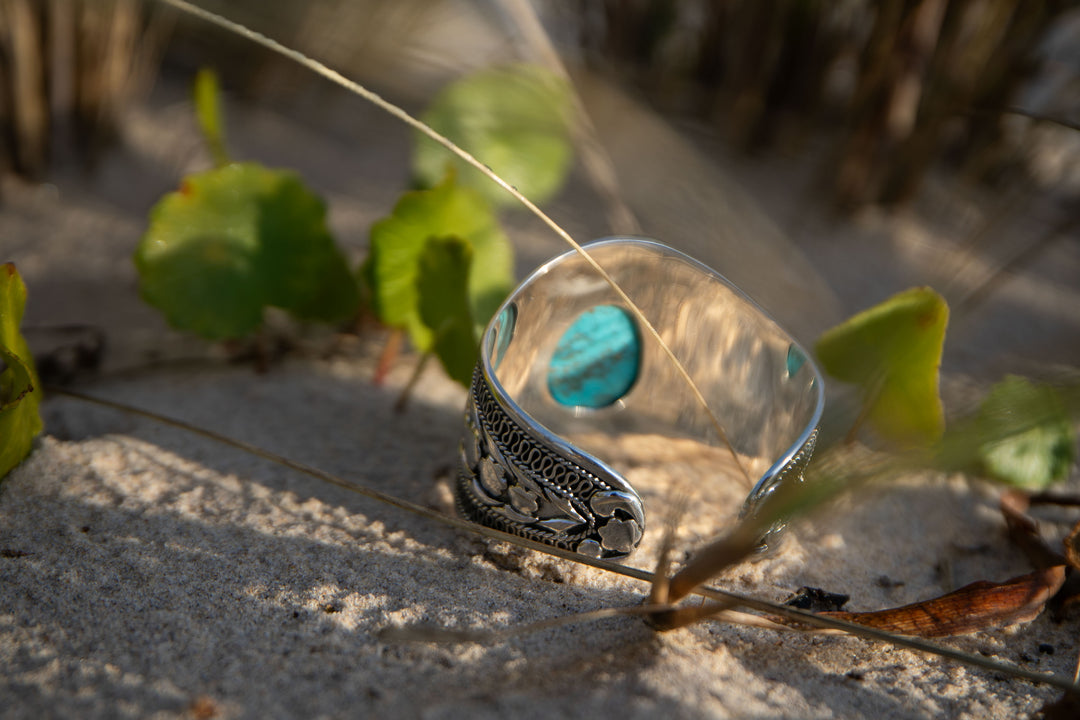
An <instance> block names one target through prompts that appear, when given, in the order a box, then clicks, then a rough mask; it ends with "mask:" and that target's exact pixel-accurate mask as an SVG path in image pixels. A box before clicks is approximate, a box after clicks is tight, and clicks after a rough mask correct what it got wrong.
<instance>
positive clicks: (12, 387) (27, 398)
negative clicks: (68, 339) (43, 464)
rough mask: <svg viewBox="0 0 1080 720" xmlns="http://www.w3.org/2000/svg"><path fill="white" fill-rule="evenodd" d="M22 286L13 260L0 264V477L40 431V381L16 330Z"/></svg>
mask: <svg viewBox="0 0 1080 720" xmlns="http://www.w3.org/2000/svg"><path fill="white" fill-rule="evenodd" d="M25 308H26V286H25V285H24V284H23V281H22V278H20V277H19V273H18V271H16V270H15V265H14V264H13V263H6V264H4V265H0V478H3V477H4V476H5V475H7V474H8V472H10V471H11V469H12V468H14V467H15V466H16V465H18V464H19V463H20V462H22V461H23V458H25V457H26V456H27V455H28V454H30V449H31V447H32V445H33V441H34V437H35V436H37V434H38V433H40V432H41V428H42V423H41V414H40V413H39V412H38V404H39V402H40V400H41V383H40V382H39V381H38V378H37V373H35V372H34V361H33V358H31V357H30V348H29V347H27V345H26V340H25V339H24V338H23V336H22V333H20V332H19V324H20V323H21V322H22V317H23V311H24V310H25Z"/></svg>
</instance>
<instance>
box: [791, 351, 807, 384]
mask: <svg viewBox="0 0 1080 720" xmlns="http://www.w3.org/2000/svg"><path fill="white" fill-rule="evenodd" d="M805 364H806V356H805V355H803V353H802V350H800V349H799V348H797V347H795V346H794V345H791V346H789V347H788V350H787V374H788V377H794V375H795V373H797V372H799V370H801V369H802V366H803V365H805Z"/></svg>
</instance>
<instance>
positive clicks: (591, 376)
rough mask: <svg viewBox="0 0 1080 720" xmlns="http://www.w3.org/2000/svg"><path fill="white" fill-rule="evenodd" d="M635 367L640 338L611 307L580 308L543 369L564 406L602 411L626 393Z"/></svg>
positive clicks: (622, 314)
mask: <svg viewBox="0 0 1080 720" xmlns="http://www.w3.org/2000/svg"><path fill="white" fill-rule="evenodd" d="M640 368H641V336H640V335H639V333H638V330H637V326H636V325H635V324H634V321H633V319H632V318H631V317H630V315H629V313H627V312H626V311H625V310H623V309H622V308H621V307H617V306H615V305H597V306H596V307H594V308H592V309H590V310H586V311H585V312H583V313H582V314H581V315H579V316H578V318H577V319H576V320H575V321H574V323H573V324H572V325H571V326H570V327H569V328H567V329H566V332H564V333H563V335H562V337H561V338H559V343H558V345H556V346H555V353H554V354H553V355H552V356H551V364H550V365H549V366H548V374H547V381H548V390H549V391H550V392H551V396H552V397H553V398H555V401H556V402H558V403H559V404H560V405H565V406H567V407H587V408H602V407H607V406H608V405H611V404H612V403H613V402H615V401H616V400H618V399H619V398H621V397H623V396H624V395H626V393H627V392H629V390H630V388H631V387H633V385H634V382H635V381H636V380H637V377H638V372H639V370H640Z"/></svg>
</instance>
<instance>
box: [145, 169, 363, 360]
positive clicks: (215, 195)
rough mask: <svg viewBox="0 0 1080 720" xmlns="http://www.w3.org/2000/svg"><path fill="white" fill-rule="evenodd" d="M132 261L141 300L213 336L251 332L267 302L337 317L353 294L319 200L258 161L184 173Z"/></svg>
mask: <svg viewBox="0 0 1080 720" xmlns="http://www.w3.org/2000/svg"><path fill="white" fill-rule="evenodd" d="M135 266H136V268H137V269H138V271H139V276H140V280H141V291H142V295H143V298H144V299H145V300H146V301H147V302H149V303H150V304H151V305H153V306H154V307H156V308H158V309H159V310H161V311H162V312H163V313H164V314H165V317H166V318H167V319H168V320H169V322H170V323H171V324H172V325H174V326H175V327H177V328H180V329H182V330H188V331H191V332H194V333H197V334H199V335H201V336H203V337H206V338H209V339H213V340H220V339H228V338H239V337H244V336H246V335H248V334H250V333H252V332H254V331H255V330H256V329H257V328H258V327H259V325H260V324H261V322H262V316H263V309H264V307H266V306H276V307H280V308H283V309H285V310H287V311H289V312H291V313H293V314H294V315H296V316H297V317H299V318H301V319H304V320H319V321H325V322H340V321H343V320H346V319H348V318H349V317H350V316H351V315H352V314H353V313H354V312H355V311H356V308H357V305H358V303H359V296H358V291H357V287H356V281H355V279H354V278H353V277H352V275H351V273H350V272H349V268H348V266H347V265H346V262H345V258H344V257H343V256H342V254H341V252H340V251H339V250H338V249H337V247H336V246H335V245H334V241H333V238H332V237H331V236H330V232H329V230H328V229H327V227H326V209H325V207H324V205H323V203H322V201H321V200H320V199H319V198H318V197H316V196H315V195H314V194H312V193H311V191H309V190H308V189H307V188H306V187H305V186H304V184H303V183H302V182H301V180H300V178H299V177H297V176H296V175H295V174H294V173H291V172H287V171H283V170H271V169H268V168H265V167H263V166H262V165H258V164H256V163H236V164H233V165H227V166H225V167H223V168H219V169H216V170H211V171H209V172H205V173H200V174H197V175H191V176H189V177H187V178H186V179H185V180H184V182H183V184H182V186H181V189H180V191H179V192H174V193H170V194H168V195H166V196H165V197H164V198H162V199H161V201H159V202H158V203H157V205H155V206H154V208H153V209H152V210H151V211H150V227H149V228H148V229H147V231H146V234H145V235H144V236H143V238H142V240H141V241H140V243H139V246H138V248H137V249H136V251H135Z"/></svg>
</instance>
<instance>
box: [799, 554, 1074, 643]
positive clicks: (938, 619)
mask: <svg viewBox="0 0 1080 720" xmlns="http://www.w3.org/2000/svg"><path fill="white" fill-rule="evenodd" d="M1064 581H1065V566H1064V565H1055V566H1054V567H1051V568H1046V569H1044V570H1036V571H1035V572H1032V573H1028V574H1027V575H1021V576H1019V577H1015V578H1012V579H1010V580H1006V581H1005V582H1002V583H992V582H987V581H985V580H981V581H979V582H975V583H971V584H970V585H965V586H964V587H962V588H960V589H959V590H955V591H953V592H951V593H947V594H945V595H942V596H941V597H937V598H934V599H932V600H924V601H922V602H917V603H912V604H910V605H904V606H902V607H897V608H891V609H888V610H877V611H873V612H826V613H820V614H821V615H822V616H825V617H832V618H837V619H840V620H847V621H848V622H853V623H857V624H859V625H866V626H867V627H873V628H877V629H879V630H886V631H888V632H894V633H898V634H900V635H915V636H918V637H928V638H929V637H947V636H950V635H964V634H966V633H971V632H976V631H978V630H984V629H986V628H991V627H1000V626H1006V625H1014V624H1016V623H1022V622H1028V621H1029V620H1034V619H1035V618H1036V617H1038V615H1039V613H1041V612H1042V610H1043V607H1044V606H1045V605H1046V602H1047V600H1049V599H1050V598H1051V597H1053V596H1054V594H1055V593H1056V592H1057V591H1058V589H1059V588H1060V587H1061V584H1062V583H1063V582H1064Z"/></svg>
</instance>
